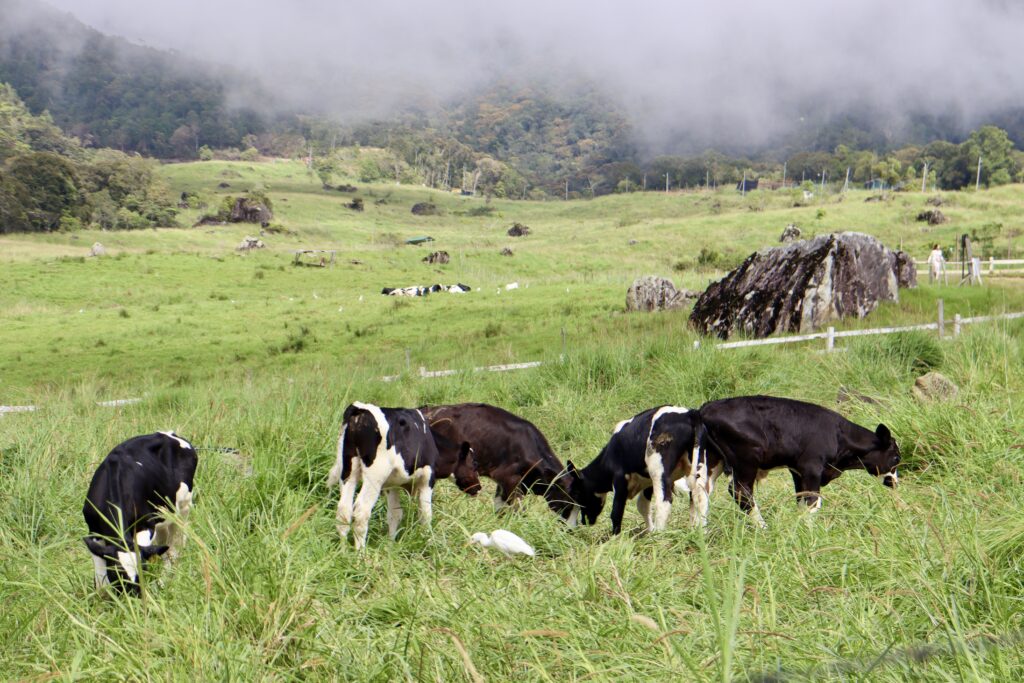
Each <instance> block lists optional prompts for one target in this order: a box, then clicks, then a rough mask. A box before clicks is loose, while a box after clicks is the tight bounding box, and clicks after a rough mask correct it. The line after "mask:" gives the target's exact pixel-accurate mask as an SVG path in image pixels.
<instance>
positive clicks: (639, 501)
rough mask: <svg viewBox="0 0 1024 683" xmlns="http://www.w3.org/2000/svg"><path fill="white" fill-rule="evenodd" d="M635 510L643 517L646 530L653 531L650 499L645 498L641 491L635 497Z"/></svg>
mask: <svg viewBox="0 0 1024 683" xmlns="http://www.w3.org/2000/svg"><path fill="white" fill-rule="evenodd" d="M636 511H637V512H639V513H640V516H641V517H643V518H644V523H645V524H646V525H647V530H648V531H654V519H653V518H652V517H651V501H649V500H647V496H645V495H644V492H643V491H641V492H640V494H639V495H638V496H637V497H636Z"/></svg>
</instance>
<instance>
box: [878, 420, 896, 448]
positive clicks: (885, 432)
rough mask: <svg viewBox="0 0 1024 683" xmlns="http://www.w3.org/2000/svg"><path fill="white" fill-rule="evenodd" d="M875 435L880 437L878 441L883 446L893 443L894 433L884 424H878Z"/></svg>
mask: <svg viewBox="0 0 1024 683" xmlns="http://www.w3.org/2000/svg"><path fill="white" fill-rule="evenodd" d="M875 436H877V437H878V443H879V445H880V446H881V447H882V448H888V447H889V444H890V443H892V434H891V433H890V432H889V428H888V427H886V426H885V425H884V424H879V425H878V427H877V428H876V429H875Z"/></svg>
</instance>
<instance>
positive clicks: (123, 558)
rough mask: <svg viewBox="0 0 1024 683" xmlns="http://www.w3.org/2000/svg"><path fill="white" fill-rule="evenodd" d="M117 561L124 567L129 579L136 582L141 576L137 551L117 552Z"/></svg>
mask: <svg viewBox="0 0 1024 683" xmlns="http://www.w3.org/2000/svg"><path fill="white" fill-rule="evenodd" d="M117 561H118V563H119V564H120V565H121V568H122V569H124V573H125V575H126V576H127V577H128V580H129V581H132V582H135V581H137V580H138V578H139V567H138V563H137V561H136V557H135V553H126V552H122V551H120V550H119V551H118V552H117Z"/></svg>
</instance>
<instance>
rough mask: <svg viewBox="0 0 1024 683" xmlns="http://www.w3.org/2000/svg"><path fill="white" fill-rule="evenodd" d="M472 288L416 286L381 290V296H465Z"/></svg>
mask: <svg viewBox="0 0 1024 683" xmlns="http://www.w3.org/2000/svg"><path fill="white" fill-rule="evenodd" d="M471 289H472V288H471V287H470V286H469V285H464V284H462V283H458V284H454V285H430V286H429V287H428V286H416V287H397V288H396V287H385V288H384V289H382V290H380V293H381V294H384V295H386V296H427V295H428V294H436V293H437V292H448V293H449V294H465V293H466V292H468V291H470V290H471Z"/></svg>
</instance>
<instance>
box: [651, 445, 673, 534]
mask: <svg viewBox="0 0 1024 683" xmlns="http://www.w3.org/2000/svg"><path fill="white" fill-rule="evenodd" d="M645 460H646V461H647V462H646V464H647V472H648V473H649V474H650V477H651V488H652V489H653V491H652V493H653V498H652V501H651V507H652V508H653V515H652V517H653V519H651V520H649V523H648V527H647V528H648V530H649V531H662V530H663V529H664V528H665V527H666V526H668V518H669V515H671V514H672V491H673V484H674V483H675V482H673V481H672V472H673V471H674V470H675V468H676V461H677V460H678V458H677V457H672V456H671V455H667V456H666V455H663V454H661V453H659V452H658V451H655V450H653V449H651V450H648V451H647V457H646V458H645Z"/></svg>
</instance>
